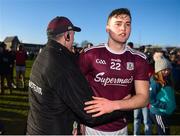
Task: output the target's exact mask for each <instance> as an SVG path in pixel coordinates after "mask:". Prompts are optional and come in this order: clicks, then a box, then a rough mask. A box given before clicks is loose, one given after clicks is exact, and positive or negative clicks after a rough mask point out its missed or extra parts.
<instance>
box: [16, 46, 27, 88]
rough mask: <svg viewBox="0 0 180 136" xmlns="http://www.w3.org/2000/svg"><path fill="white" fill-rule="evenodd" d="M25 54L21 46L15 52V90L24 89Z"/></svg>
mask: <svg viewBox="0 0 180 136" xmlns="http://www.w3.org/2000/svg"><path fill="white" fill-rule="evenodd" d="M26 60H27V52H26V50H25V49H24V47H23V45H22V44H19V46H18V48H17V51H16V84H17V88H24V87H25V72H26Z"/></svg>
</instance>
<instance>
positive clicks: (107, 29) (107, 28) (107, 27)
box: [106, 25, 110, 33]
mask: <svg viewBox="0 0 180 136" xmlns="http://www.w3.org/2000/svg"><path fill="white" fill-rule="evenodd" d="M109 30H110V29H109V25H106V32H107V33H109Z"/></svg>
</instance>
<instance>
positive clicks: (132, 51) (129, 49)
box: [126, 46, 147, 59]
mask: <svg viewBox="0 0 180 136" xmlns="http://www.w3.org/2000/svg"><path fill="white" fill-rule="evenodd" d="M126 50H127V51H129V52H130V53H131V54H134V55H138V56H140V57H142V58H143V59H147V57H146V55H145V54H144V53H142V52H140V51H137V50H135V49H132V48H130V47H128V46H126Z"/></svg>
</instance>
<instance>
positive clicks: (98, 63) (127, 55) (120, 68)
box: [79, 44, 149, 132]
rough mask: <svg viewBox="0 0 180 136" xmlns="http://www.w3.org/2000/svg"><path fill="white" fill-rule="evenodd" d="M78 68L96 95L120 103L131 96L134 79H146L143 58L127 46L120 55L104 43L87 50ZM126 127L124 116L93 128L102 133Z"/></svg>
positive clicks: (147, 78)
mask: <svg viewBox="0 0 180 136" xmlns="http://www.w3.org/2000/svg"><path fill="white" fill-rule="evenodd" d="M79 66H80V68H81V70H82V72H83V74H84V75H85V77H86V79H87V80H88V82H89V84H90V86H91V88H92V89H93V91H94V94H95V96H99V97H104V98H107V99H110V100H121V99H123V98H124V97H126V96H127V95H128V94H134V80H149V77H148V63H147V61H146V56H145V55H144V54H143V53H141V52H139V51H137V50H134V49H131V48H129V47H128V46H126V47H125V49H124V50H123V51H122V52H121V53H117V52H113V51H112V50H111V49H110V48H109V47H108V46H107V44H105V45H99V46H93V47H91V48H88V49H86V50H85V51H84V53H82V54H81V55H80V58H79ZM126 125H127V122H126V119H125V117H121V118H119V119H117V120H116V121H113V122H110V123H108V124H104V125H101V126H98V127H96V128H95V129H98V130H101V131H109V132H111V131H117V130H120V129H122V128H124V127H125V126H126Z"/></svg>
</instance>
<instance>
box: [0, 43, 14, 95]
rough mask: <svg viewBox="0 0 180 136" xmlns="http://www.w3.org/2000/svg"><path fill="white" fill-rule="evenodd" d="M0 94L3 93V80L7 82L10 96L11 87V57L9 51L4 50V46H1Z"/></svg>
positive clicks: (3, 44)
mask: <svg viewBox="0 0 180 136" xmlns="http://www.w3.org/2000/svg"><path fill="white" fill-rule="evenodd" d="M0 56H1V65H0V67H1V68H0V69H1V73H0V74H1V94H4V93H5V80H6V81H7V87H8V89H9V91H10V94H12V85H11V83H12V82H11V56H10V54H9V51H8V50H7V48H6V44H5V43H2V44H1V55H0Z"/></svg>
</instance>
